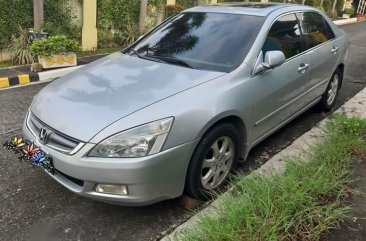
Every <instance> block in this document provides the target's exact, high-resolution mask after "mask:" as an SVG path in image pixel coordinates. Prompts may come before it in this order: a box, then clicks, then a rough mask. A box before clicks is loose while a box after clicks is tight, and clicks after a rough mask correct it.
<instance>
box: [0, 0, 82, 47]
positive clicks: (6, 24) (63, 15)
mask: <svg viewBox="0 0 366 241" xmlns="http://www.w3.org/2000/svg"><path fill="white" fill-rule="evenodd" d="M44 4H45V6H44V19H45V29H46V31H48V32H50V33H52V34H64V35H67V36H68V37H71V38H79V37H80V36H81V34H80V33H81V31H80V30H81V28H80V25H79V24H78V23H77V21H75V20H74V18H75V16H73V15H72V11H71V6H70V1H69V0H45V3H44ZM0 6H1V7H0V49H3V48H6V47H7V46H8V45H9V43H10V40H11V36H12V34H15V35H16V34H18V29H19V28H18V26H21V27H23V28H31V27H32V26H33V1H31V0H0Z"/></svg>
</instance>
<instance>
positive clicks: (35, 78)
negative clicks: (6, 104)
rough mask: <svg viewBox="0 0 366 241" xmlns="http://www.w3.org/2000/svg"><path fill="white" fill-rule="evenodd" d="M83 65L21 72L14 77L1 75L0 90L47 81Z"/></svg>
mask: <svg viewBox="0 0 366 241" xmlns="http://www.w3.org/2000/svg"><path fill="white" fill-rule="evenodd" d="M83 66H84V65H78V66H74V67H68V68H61V69H55V70H49V71H45V72H40V73H32V74H21V75H18V76H12V77H1V78H0V91H1V90H5V89H7V88H9V87H13V86H22V85H25V84H29V83H33V82H43V81H47V80H50V79H55V78H59V77H62V76H64V75H66V74H69V73H71V72H73V71H75V70H77V69H79V68H81V67H83Z"/></svg>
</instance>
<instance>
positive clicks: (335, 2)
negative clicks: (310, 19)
mask: <svg viewBox="0 0 366 241" xmlns="http://www.w3.org/2000/svg"><path fill="white" fill-rule="evenodd" d="M336 5H337V0H334V1H333V5H332V12H331V15H332V17H336V16H337V13H336V10H335V8H336Z"/></svg>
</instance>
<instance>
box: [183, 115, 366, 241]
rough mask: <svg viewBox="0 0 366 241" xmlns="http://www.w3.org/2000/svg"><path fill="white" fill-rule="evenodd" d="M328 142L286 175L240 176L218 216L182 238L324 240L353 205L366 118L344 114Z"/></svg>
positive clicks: (332, 125)
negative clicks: (350, 196) (350, 197)
mask: <svg viewBox="0 0 366 241" xmlns="http://www.w3.org/2000/svg"><path fill="white" fill-rule="evenodd" d="M326 130H327V132H328V136H327V138H326V140H325V141H324V142H323V143H321V144H318V145H316V146H315V147H314V148H313V149H312V150H311V151H310V152H309V153H307V154H306V155H305V156H303V157H302V158H299V157H298V158H289V159H288V160H287V167H286V171H285V172H284V173H282V174H278V173H277V174H276V173H273V174H271V175H268V176H262V175H259V174H254V173H253V174H252V175H249V176H244V175H239V176H237V177H236V178H235V183H236V184H235V188H234V190H235V191H234V192H233V193H232V194H231V195H224V196H223V202H222V205H221V206H220V208H219V209H218V210H217V215H214V216H213V215H211V216H209V215H207V216H204V217H203V218H201V219H200V221H199V223H198V224H197V226H195V228H194V229H192V230H188V231H185V232H184V233H182V234H181V236H180V237H179V238H178V239H179V240H184V241H191V240H195V241H196V240H200V241H206V240H207V241H216V240H217V241H219V240H220V241H240V240H243V241H244V240H245V241H246V240H248V241H254V240H258V241H259V240H263V241H272V240H273V241H274V240H289V241H292V240H294V241H295V240H320V239H322V238H324V235H325V234H326V232H327V231H329V230H330V229H331V228H334V227H337V225H338V224H339V222H340V221H341V220H345V219H347V218H348V217H347V213H348V211H349V210H350V208H351V207H350V206H349V205H348V204H346V203H345V196H346V195H347V193H348V192H349V188H348V184H349V183H350V182H351V180H350V171H349V170H350V166H351V165H352V159H353V157H354V152H355V151H356V150H361V149H362V150H364V151H365V149H366V145H365V144H366V143H365V134H366V120H360V119H356V118H347V117H345V116H343V115H338V116H335V117H334V118H332V119H331V120H330V121H328V123H327V125H326Z"/></svg>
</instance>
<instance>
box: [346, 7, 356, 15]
mask: <svg viewBox="0 0 366 241" xmlns="http://www.w3.org/2000/svg"><path fill="white" fill-rule="evenodd" d="M355 12H356V11H355V9H354V8H346V9H344V13H345V14H349V15H351V16H353V15H355Z"/></svg>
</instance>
